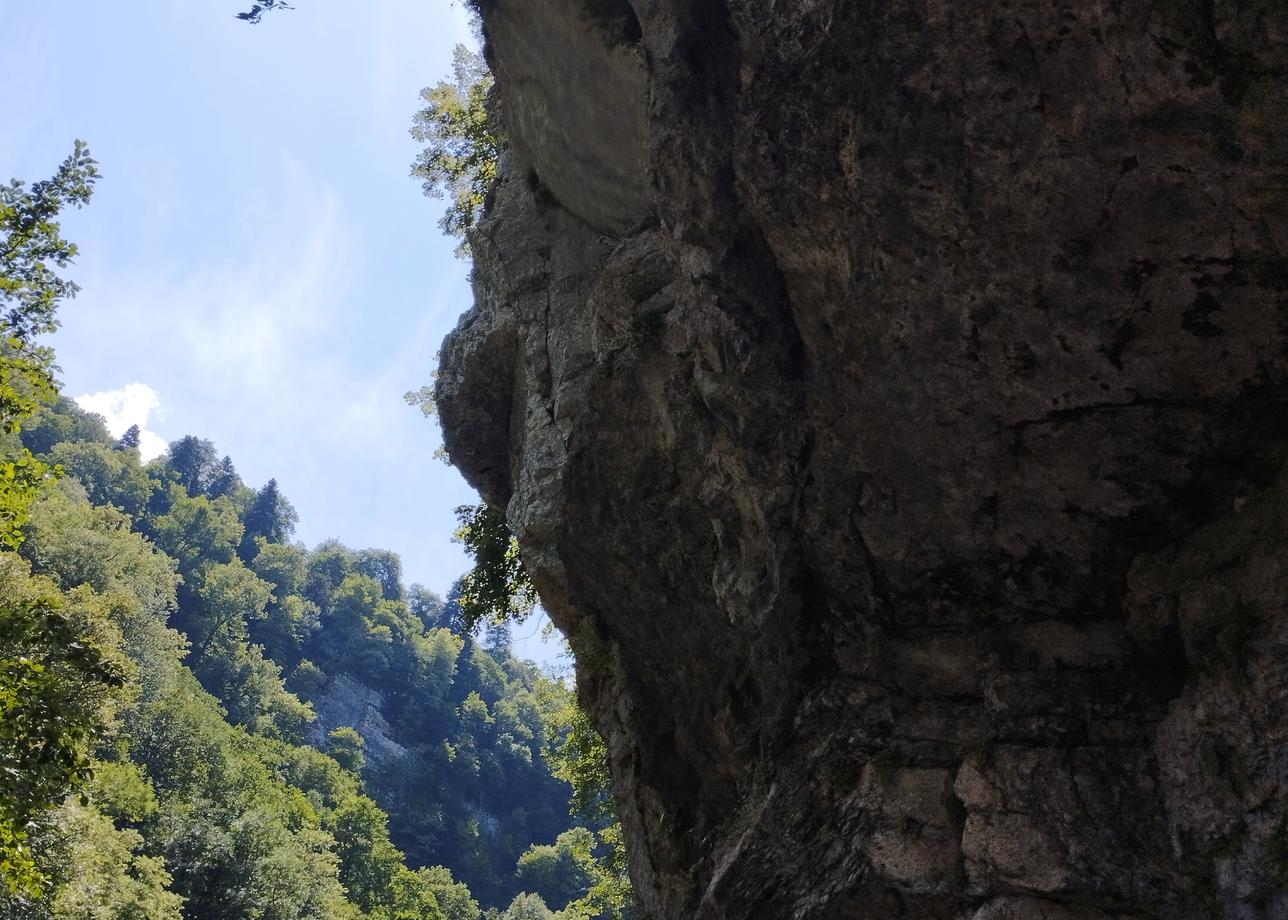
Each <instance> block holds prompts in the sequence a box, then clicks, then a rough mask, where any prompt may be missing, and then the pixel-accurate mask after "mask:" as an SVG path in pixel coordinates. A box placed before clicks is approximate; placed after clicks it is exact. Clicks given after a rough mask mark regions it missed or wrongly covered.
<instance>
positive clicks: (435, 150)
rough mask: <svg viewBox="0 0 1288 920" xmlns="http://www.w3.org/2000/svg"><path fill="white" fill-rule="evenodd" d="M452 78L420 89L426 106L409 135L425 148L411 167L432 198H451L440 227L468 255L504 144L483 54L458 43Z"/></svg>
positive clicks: (461, 253) (490, 78)
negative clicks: (469, 234)
mask: <svg viewBox="0 0 1288 920" xmlns="http://www.w3.org/2000/svg"><path fill="white" fill-rule="evenodd" d="M452 65H453V66H452V70H453V79H452V81H451V82H447V81H444V82H441V83H438V84H437V85H435V86H431V87H426V88H425V89H423V90H421V93H420V98H421V101H423V102H424V103H425V107H424V108H423V109H421V110H420V111H418V112H417V113H416V115H415V117H414V118H413V120H412V127H411V136H412V137H414V138H415V139H416V140H417V141H420V142H421V143H423V144H425V145H426V147H425V149H424V150H422V151H421V152H420V154H419V155H418V156H417V157H416V160H415V162H414V163H412V167H411V174H412V175H413V176H415V177H416V178H418V179H421V180H422V184H421V189H422V190H423V191H424V193H425V194H426V195H428V196H429V197H431V198H442V197H444V196H447V197H449V198H450V204H449V205H448V208H447V213H446V214H444V215H443V218H442V220H441V221H439V226H440V227H442V228H443V232H444V233H446V234H448V235H449V236H454V237H457V238H458V239H459V240H461V244H460V247H459V249H458V250H457V252H458V254H460V255H465V254H467V253H468V252H469V241H468V239H467V231H468V230H469V229H470V228H471V227H473V226H474V224H475V223H476V222H477V220H478V217H479V214H480V213H481V212H482V210H483V204H484V200H485V199H486V197H487V195H488V193H489V191H490V190H491V188H492V185H493V183H495V181H496V161H497V158H498V157H499V156H500V153H501V147H502V141H501V137H500V135H499V133H498V132H497V128H496V120H495V119H494V118H493V117H492V116H491V114H490V112H489V102H488V97H489V94H490V91H491V89H492V75H491V74H490V73H489V72H488V69H487V64H486V63H485V62H484V61H483V59H482V58H481V57H479V55H477V54H474V53H473V52H471V51H470V50H469V49H468V48H466V47H465V46H464V45H457V46H456V49H455V51H454V53H453V58H452Z"/></svg>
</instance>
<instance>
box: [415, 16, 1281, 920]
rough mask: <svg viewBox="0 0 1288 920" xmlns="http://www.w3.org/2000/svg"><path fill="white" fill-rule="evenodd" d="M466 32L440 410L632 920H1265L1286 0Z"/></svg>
mask: <svg viewBox="0 0 1288 920" xmlns="http://www.w3.org/2000/svg"><path fill="white" fill-rule="evenodd" d="M481 5H482V7H483V14H484V21H485V25H486V32H487V36H488V40H489V43H490V48H489V57H490V60H491V61H492V63H493V66H494V68H495V70H496V72H497V76H498V83H499V87H500V92H501V97H502V111H503V113H504V116H505V121H506V124H507V129H508V130H509V132H510V135H511V138H512V145H511V149H510V152H509V154H508V155H507V160H506V162H504V163H503V169H502V175H503V178H502V181H501V184H500V186H499V188H498V189H497V191H496V194H495V200H494V201H493V202H492V204H491V206H490V208H489V212H488V214H487V217H486V219H485V220H484V221H483V222H482V224H481V226H480V228H479V230H478V232H477V235H476V236H475V237H474V239H473V241H472V242H473V250H474V253H475V258H476V264H475V279H474V284H475V295H476V304H475V306H474V308H473V309H472V310H471V311H470V312H469V313H467V314H466V315H465V316H464V317H463V318H462V320H461V324H460V326H459V327H458V328H457V330H456V331H455V332H454V333H453V334H452V335H451V336H450V337H449V339H448V340H447V342H446V343H445V345H444V349H443V354H442V361H441V369H440V378H439V385H438V398H439V404H440V408H441V412H442V417H443V421H444V427H445V429H446V436H447V446H448V450H449V452H450V454H451V456H452V458H453V459H454V460H455V461H456V463H457V464H458V465H459V466H460V467H461V469H462V470H463V471H464V472H465V474H466V475H467V477H468V478H470V480H471V481H472V482H473V483H474V484H475V485H476V486H477V487H478V488H479V489H480V491H481V492H482V494H483V495H484V497H485V498H486V500H487V501H488V502H489V503H491V504H492V505H493V506H495V507H498V508H504V509H506V511H507V514H508V517H509V520H510V523H511V525H512V527H513V528H514V529H515V531H516V532H517V533H518V535H519V537H520V540H521V543H522V547H523V550H524V558H525V561H526V562H527V564H528V566H529V568H530V569H531V570H532V572H533V575H534V577H535V579H536V581H537V583H538V586H539V587H540V590H541V592H542V596H543V599H544V601H545V603H546V605H547V607H548V609H549V610H550V612H551V615H552V616H553V617H554V619H555V621H556V622H557V623H558V624H559V625H560V626H561V627H562V628H563V630H564V631H565V632H566V633H567V634H568V635H569V636H570V638H571V641H572V644H573V646H574V649H575V651H576V652H577V662H578V678H579V688H580V692H581V694H582V698H583V700H584V701H585V702H586V703H587V704H588V705H589V706H590V708H591V709H592V711H593V712H594V713H595V716H596V718H597V720H598V724H599V726H600V728H601V730H602V731H603V732H604V734H605V736H606V737H607V739H608V741H609V746H610V750H611V753H612V759H613V764H612V766H613V771H614V775H615V778H616V782H617V787H618V797H619V804H620V807H621V810H622V814H623V820H624V823H625V828H626V832H627V835H628V841H629V843H630V845H631V847H632V852H631V871H632V875H633V878H634V880H635V882H636V884H637V887H638V888H639V891H640V894H641V897H642V898H643V901H644V904H645V907H646V909H647V911H648V912H649V914H650V915H652V916H655V917H658V918H667V920H670V918H675V920H680V918H686V920H687V918H703V920H708V918H709V920H716V918H721V920H726V918H727V920H746V918H772V920H777V918H801V920H805V918H809V920H814V918H838V920H844V918H887V917H891V918H893V917H915V918H921V920H932V918H954V920H958V918H960V920H967V918H974V920H1028V918H1046V920H1092V918H1095V920H1107V918H1117V920H1127V918H1131V920H1155V918H1166V920H1191V918H1194V920H1198V918H1211V917H1224V918H1240V920H1243V918H1249V920H1251V918H1283V917H1288V473H1281V471H1282V470H1283V469H1284V463H1285V459H1286V456H1285V454H1286V451H1285V448H1286V447H1288V4H1285V3H1283V2H1282V0H1241V2H1236V0H1109V2H1097V3H1072V2H1068V3H1066V2H1061V3H1056V2H1053V0H1031V2H1025V3H1007V2H996V0H988V2H983V0H965V2H957V3H948V2H943V0H793V2H777V0H633V2H632V3H631V5H630V6H627V5H626V2H625V0H525V2H518V0H483V2H482V4H481ZM525 42H526V44H525Z"/></svg>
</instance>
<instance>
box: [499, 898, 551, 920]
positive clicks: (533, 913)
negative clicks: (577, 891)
mask: <svg viewBox="0 0 1288 920" xmlns="http://www.w3.org/2000/svg"><path fill="white" fill-rule="evenodd" d="M484 916H485V917H486V918H487V920H554V914H552V913H551V912H550V908H549V907H547V906H546V902H545V901H543V900H541V896H540V895H535V894H530V893H528V892H525V893H523V894H517V895H515V896H514V900H513V901H511V902H510V906H509V907H507V908H506V909H505V910H504V911H501V912H499V913H498V912H496V911H489V912H488V913H487V914H485V915H484Z"/></svg>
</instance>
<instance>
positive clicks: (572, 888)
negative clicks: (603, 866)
mask: <svg viewBox="0 0 1288 920" xmlns="http://www.w3.org/2000/svg"><path fill="white" fill-rule="evenodd" d="M594 846H595V835H594V833H593V832H591V831H589V830H587V829H586V828H584V827H574V828H572V829H571V830H567V831H564V832H563V833H562V834H560V835H559V837H558V838H557V839H556V840H555V842H554V843H553V844H537V845H534V846H531V847H529V848H528V850H527V852H525V853H524V854H523V855H522V856H520V857H519V863H518V877H519V881H520V883H522V885H523V887H524V889H525V890H527V891H532V892H535V893H537V894H539V895H541V899H542V900H543V901H545V902H546V904H548V905H555V906H557V908H562V907H564V906H565V905H567V904H569V903H571V902H572V901H575V900H577V899H578V898H582V897H585V896H586V894H587V893H588V892H589V891H590V886H591V885H592V884H594V882H595V857H594V856H593V855H592V854H591V850H592V849H594Z"/></svg>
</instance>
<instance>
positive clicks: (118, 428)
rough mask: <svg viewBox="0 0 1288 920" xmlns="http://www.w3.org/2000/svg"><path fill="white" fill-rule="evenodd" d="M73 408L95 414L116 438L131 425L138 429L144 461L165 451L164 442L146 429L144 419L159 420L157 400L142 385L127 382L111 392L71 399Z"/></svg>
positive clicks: (159, 406)
mask: <svg viewBox="0 0 1288 920" xmlns="http://www.w3.org/2000/svg"><path fill="white" fill-rule="evenodd" d="M75 401H76V405H78V406H80V407H81V408H82V409H84V410H85V411H86V412H96V413H98V414H99V415H101V416H103V420H104V421H106V422H107V430H108V431H109V432H111V433H112V436H113V437H117V438H119V437H120V436H121V435H123V434H125V432H126V431H127V430H128V429H129V428H130V426H131V425H138V426H139V455H140V456H141V457H142V458H143V459H144V460H145V461H146V460H151V459H152V458H153V457H159V456H161V454H163V453H165V451H166V446H167V445H166V442H165V439H164V438H162V437H161V436H160V435H158V434H156V433H155V432H152V431H149V430H148V427H147V426H148V420H149V419H150V418H152V416H153V415H154V414H155V415H156V417H158V418H160V417H161V397H160V396H159V395H158V394H157V391H156V390H154V389H152V387H150V386H148V385H147V384H146V383H127V384H126V385H125V386H123V387H117V388H116V389H115V390H103V391H102V392H100V393H86V394H85V395H83V396H77V397H75Z"/></svg>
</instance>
